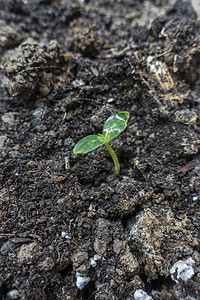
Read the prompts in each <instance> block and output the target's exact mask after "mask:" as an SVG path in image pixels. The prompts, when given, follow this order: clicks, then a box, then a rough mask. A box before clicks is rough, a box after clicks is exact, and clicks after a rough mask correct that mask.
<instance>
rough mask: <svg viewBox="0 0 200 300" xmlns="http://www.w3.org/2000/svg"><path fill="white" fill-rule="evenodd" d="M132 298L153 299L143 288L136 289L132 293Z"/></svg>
mask: <svg viewBox="0 0 200 300" xmlns="http://www.w3.org/2000/svg"><path fill="white" fill-rule="evenodd" d="M134 299H135V300H153V298H152V297H151V296H149V295H148V294H147V293H146V292H145V291H143V290H136V291H135V293H134Z"/></svg>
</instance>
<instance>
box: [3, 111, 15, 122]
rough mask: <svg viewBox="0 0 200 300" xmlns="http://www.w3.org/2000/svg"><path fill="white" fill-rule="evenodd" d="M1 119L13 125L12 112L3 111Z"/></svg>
mask: <svg viewBox="0 0 200 300" xmlns="http://www.w3.org/2000/svg"><path fill="white" fill-rule="evenodd" d="M2 121H3V122H4V123H7V124H9V125H14V124H15V117H14V114H13V113H12V112H8V113H5V114H4V115H3V116H2Z"/></svg>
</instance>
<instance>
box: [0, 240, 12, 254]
mask: <svg viewBox="0 0 200 300" xmlns="http://www.w3.org/2000/svg"><path fill="white" fill-rule="evenodd" d="M12 252H14V243H12V242H11V241H7V242H5V243H4V244H3V246H2V247H1V250H0V253H1V255H7V254H8V253H12Z"/></svg>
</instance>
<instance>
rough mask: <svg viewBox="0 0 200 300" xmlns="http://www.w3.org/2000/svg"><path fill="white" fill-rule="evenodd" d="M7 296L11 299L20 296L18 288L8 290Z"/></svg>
mask: <svg viewBox="0 0 200 300" xmlns="http://www.w3.org/2000/svg"><path fill="white" fill-rule="evenodd" d="M7 296H8V297H10V298H11V299H18V298H19V297H20V293H19V291H18V290H12V291H10V292H8V294H7Z"/></svg>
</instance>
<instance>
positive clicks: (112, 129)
mask: <svg viewBox="0 0 200 300" xmlns="http://www.w3.org/2000/svg"><path fill="white" fill-rule="evenodd" d="M129 116H130V115H129V113H128V112H127V111H122V112H119V113H117V114H115V115H113V116H111V117H109V118H108V119H107V120H106V122H105V124H104V126H103V131H102V133H103V136H104V137H105V139H106V141H107V142H110V141H112V140H113V139H114V138H115V137H117V136H118V135H119V134H120V133H121V132H122V131H123V130H124V129H125V128H126V126H127V122H128V119H129Z"/></svg>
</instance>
